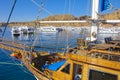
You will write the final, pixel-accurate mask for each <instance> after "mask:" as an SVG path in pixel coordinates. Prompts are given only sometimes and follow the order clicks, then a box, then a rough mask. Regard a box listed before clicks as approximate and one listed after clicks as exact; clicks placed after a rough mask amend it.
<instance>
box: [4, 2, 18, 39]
mask: <svg viewBox="0 0 120 80" xmlns="http://www.w3.org/2000/svg"><path fill="white" fill-rule="evenodd" d="M16 2H17V0H14V4H13V6H12V9H11V11H10V14H9V17H8V20H7V23H6V24H5V29H4V31H3V34H2V38H3V37H4V34H5V31H6V28H7V26H8V24H9V21H10V18H11V15H12V13H13V10H14V7H15V4H16Z"/></svg>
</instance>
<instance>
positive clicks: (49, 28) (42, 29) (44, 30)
mask: <svg viewBox="0 0 120 80" xmlns="http://www.w3.org/2000/svg"><path fill="white" fill-rule="evenodd" d="M40 31H41V32H57V30H56V28H55V27H41V28H40Z"/></svg>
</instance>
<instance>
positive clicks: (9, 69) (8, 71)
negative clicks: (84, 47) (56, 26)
mask: <svg viewBox="0 0 120 80" xmlns="http://www.w3.org/2000/svg"><path fill="white" fill-rule="evenodd" d="M2 29H4V28H2ZM0 34H1V35H2V32H1V33H0ZM87 35H89V33H86V34H84V35H83V34H80V31H70V30H65V31H61V32H43V33H41V32H39V31H38V32H35V33H34V34H29V35H28V34H21V35H20V36H13V35H12V34H11V28H7V30H6V32H5V35H4V38H6V39H8V40H11V41H17V42H18V41H19V42H20V43H23V44H25V45H29V46H31V45H32V46H36V47H35V50H39V51H48V52H51V53H53V52H59V51H61V52H65V51H66V50H67V48H68V47H75V46H77V38H84V39H85V38H86V36H87ZM99 36H100V37H98V39H99V40H103V41H104V37H109V36H112V37H116V36H118V35H116V34H115V35H114V34H109V35H108V34H107V35H105V34H100V35H99ZM11 53H12V52H11V51H8V50H4V49H0V80H36V79H35V77H34V75H33V74H32V73H31V72H29V71H28V69H27V68H26V67H25V66H24V65H23V63H22V62H21V61H19V60H17V59H15V58H13V57H10V54H11Z"/></svg>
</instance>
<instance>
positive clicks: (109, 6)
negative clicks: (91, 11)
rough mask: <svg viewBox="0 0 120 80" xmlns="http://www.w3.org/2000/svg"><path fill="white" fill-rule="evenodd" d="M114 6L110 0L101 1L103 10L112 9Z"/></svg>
mask: <svg viewBox="0 0 120 80" xmlns="http://www.w3.org/2000/svg"><path fill="white" fill-rule="evenodd" d="M112 8H113V6H112V4H111V3H110V1H109V0H102V2H101V11H104V10H108V9H112Z"/></svg>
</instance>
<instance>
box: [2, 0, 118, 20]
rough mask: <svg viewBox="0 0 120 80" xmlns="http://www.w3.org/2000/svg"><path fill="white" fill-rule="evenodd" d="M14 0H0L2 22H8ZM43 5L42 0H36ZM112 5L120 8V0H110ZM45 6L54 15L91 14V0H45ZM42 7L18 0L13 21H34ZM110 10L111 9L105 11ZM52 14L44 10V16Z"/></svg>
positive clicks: (26, 0) (28, 1)
mask: <svg viewBox="0 0 120 80" xmlns="http://www.w3.org/2000/svg"><path fill="white" fill-rule="evenodd" d="M13 1H14V0H0V22H6V21H7V18H8V15H9V12H10V9H11V6H12V4H13ZM35 1H36V2H37V3H38V4H39V5H41V0H35ZM110 2H111V3H112V5H113V6H114V7H116V8H120V0H110ZM44 8H45V9H46V10H48V11H49V12H50V13H52V15H57V14H72V15H74V16H76V17H77V16H82V15H91V0H45V2H44ZM39 11H40V8H39V7H38V6H36V5H35V4H34V3H33V2H32V0H17V3H16V6H15V8H14V12H13V14H12V16H11V20H10V22H12V21H33V20H35V19H36V18H37V16H39V15H40V13H39ZM106 12H110V11H109V10H107V11H104V12H103V13H106ZM49 15H51V14H49V13H47V12H46V11H45V10H43V11H42V15H41V16H42V17H41V18H44V17H47V16H49Z"/></svg>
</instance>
